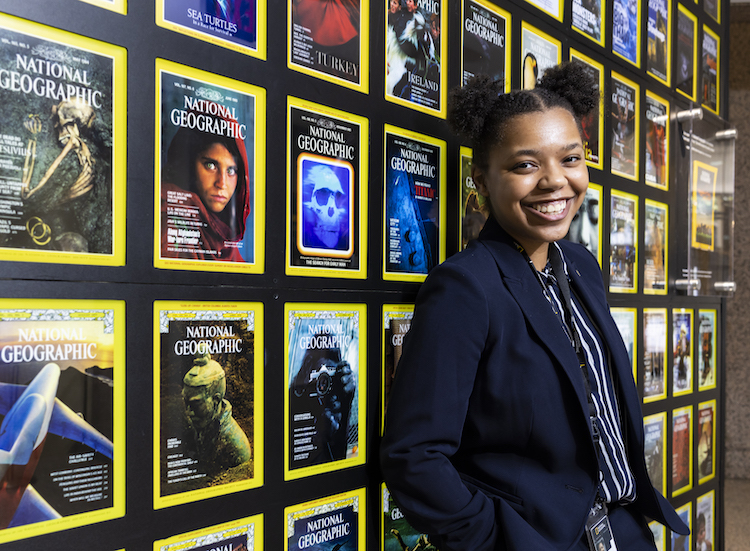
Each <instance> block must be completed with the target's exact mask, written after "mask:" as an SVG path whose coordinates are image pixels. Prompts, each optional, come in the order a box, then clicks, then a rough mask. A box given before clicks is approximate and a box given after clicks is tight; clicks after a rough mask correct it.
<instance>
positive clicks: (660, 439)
mask: <svg viewBox="0 0 750 551" xmlns="http://www.w3.org/2000/svg"><path fill="white" fill-rule="evenodd" d="M643 430H644V449H645V452H646V469H647V470H648V476H649V478H650V479H651V483H652V484H653V486H654V488H656V489H657V490H659V492H661V494H662V495H664V494H666V493H667V461H666V450H667V446H666V444H667V440H666V435H667V412H666V411H662V412H659V413H655V414H654V415H648V416H646V417H644V418H643Z"/></svg>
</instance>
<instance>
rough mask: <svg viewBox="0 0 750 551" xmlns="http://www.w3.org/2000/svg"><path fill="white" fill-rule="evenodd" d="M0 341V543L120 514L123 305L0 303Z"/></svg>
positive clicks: (122, 508)
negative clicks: (0, 447) (0, 450)
mask: <svg viewBox="0 0 750 551" xmlns="http://www.w3.org/2000/svg"><path fill="white" fill-rule="evenodd" d="M0 340H1V341H2V342H0V415H3V419H2V424H0V435H2V437H3V450H4V451H3V453H2V454H0V472H1V473H2V490H1V491H0V495H1V496H2V498H3V507H2V509H0V543H4V542H8V541H14V540H18V539H24V538H30V537H32V536H38V535H41V534H48V533H51V532H57V531H59V530H67V529H69V528H74V527H77V526H85V525H89V524H95V523H98V522H103V521H106V520H111V519H115V518H120V517H122V516H124V515H125V302H124V301H119V300H82V299H76V300H54V299H0ZM32 483H33V485H32ZM32 547H33V545H32Z"/></svg>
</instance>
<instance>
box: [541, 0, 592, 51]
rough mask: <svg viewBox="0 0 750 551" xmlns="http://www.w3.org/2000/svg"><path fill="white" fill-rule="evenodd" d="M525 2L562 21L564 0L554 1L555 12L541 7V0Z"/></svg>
mask: <svg viewBox="0 0 750 551" xmlns="http://www.w3.org/2000/svg"><path fill="white" fill-rule="evenodd" d="M526 3H527V4H528V5H530V6H534V7H535V8H536V9H538V10H539V11H541V12H542V13H545V14H547V15H549V16H550V17H551V18H552V19H555V20H556V21H559V22H560V23H562V21H563V15H564V12H563V9H564V7H565V2H564V0H557V2H556V3H557V13H555V12H553V11H550V10H548V9H546V8H543V7H542V2H539V1H538V0H526ZM550 3H551V4H554V3H555V2H550ZM602 11H603V10H602ZM558 63H559V61H558Z"/></svg>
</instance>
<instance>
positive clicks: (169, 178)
mask: <svg viewBox="0 0 750 551" xmlns="http://www.w3.org/2000/svg"><path fill="white" fill-rule="evenodd" d="M265 98H266V91H265V90H264V89H263V88H259V87H257V86H252V85H250V84H245V83H244V82H238V81H235V80H231V79H228V78H225V77H222V76H219V75H214V74H211V73H206V72H204V71H199V70H198V69H193V68H191V67H187V66H185V65H179V64H177V63H173V62H171V61H167V60H164V59H157V60H156V111H155V121H156V132H155V136H156V140H155V141H156V144H155V148H156V153H155V160H156V162H155V163H154V170H155V175H154V182H155V183H156V185H155V186H154V220H155V221H156V223H155V224H154V234H155V235H154V265H155V266H156V267H157V268H164V269H176V270H202V271H215V272H242V273H262V272H263V270H264V267H265V262H264V260H265V254H264V250H265V249H264V235H265V217H264V212H265V211H264V206H265Z"/></svg>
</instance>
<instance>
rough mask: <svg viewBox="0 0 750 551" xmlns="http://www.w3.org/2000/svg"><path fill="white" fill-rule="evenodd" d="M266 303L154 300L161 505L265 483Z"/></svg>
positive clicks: (156, 440)
mask: <svg viewBox="0 0 750 551" xmlns="http://www.w3.org/2000/svg"><path fill="white" fill-rule="evenodd" d="M263 336H264V335H263V304H261V303H257V302H236V303H220V302H187V301H185V302H180V301H155V302H154V396H153V400H154V442H153V446H154V448H153V450H154V451H153V457H154V470H153V475H154V509H161V508H163V507H169V506H172V505H179V504H182V503H190V502H193V501H198V500H201V499H206V498H209V497H214V496H220V495H226V494H229V493H232V492H239V491H243V490H247V489H249V488H257V487H259V486H261V485H262V484H263V355H264V346H263Z"/></svg>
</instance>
